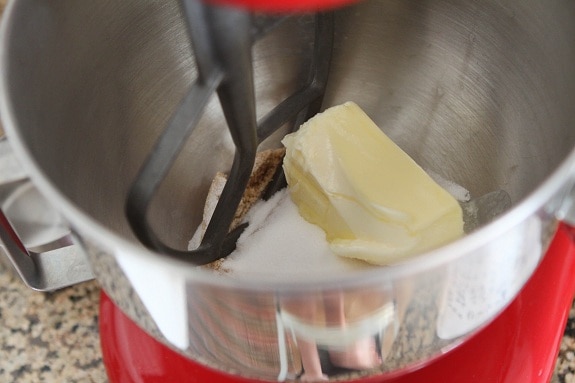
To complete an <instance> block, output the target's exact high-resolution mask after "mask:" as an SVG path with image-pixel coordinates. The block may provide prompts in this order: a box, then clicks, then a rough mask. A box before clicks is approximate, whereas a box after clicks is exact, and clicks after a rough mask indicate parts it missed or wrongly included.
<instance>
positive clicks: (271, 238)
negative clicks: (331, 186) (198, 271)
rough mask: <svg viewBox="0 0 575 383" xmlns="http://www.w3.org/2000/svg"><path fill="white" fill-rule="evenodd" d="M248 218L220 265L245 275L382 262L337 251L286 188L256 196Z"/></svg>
mask: <svg viewBox="0 0 575 383" xmlns="http://www.w3.org/2000/svg"><path fill="white" fill-rule="evenodd" d="M428 173H429V174H430V176H431V177H432V178H433V179H434V180H435V182H437V183H438V184H439V185H440V186H442V187H443V188H444V189H445V190H447V191H448V192H449V193H450V194H451V195H452V196H453V197H454V198H455V199H457V200H458V201H460V202H465V201H468V200H469V198H470V195H469V191H467V190H466V189H465V188H463V187H462V186H460V185H458V184H456V183H454V182H452V181H449V180H446V179H445V178H443V177H442V176H440V175H439V174H437V173H433V172H429V171H428ZM245 221H246V222H249V225H248V227H247V228H246V229H245V231H244V232H243V233H242V235H241V236H240V238H239V240H238V242H237V246H236V250H235V251H234V252H233V253H231V254H230V255H229V256H228V257H226V258H225V259H223V261H222V262H221V263H220V265H219V266H218V269H219V270H225V272H226V273H233V274H237V275H241V276H242V277H246V276H247V277H249V276H254V277H257V278H258V279H269V280H278V279H281V280H284V281H294V280H296V281H297V280H298V279H300V280H303V279H307V280H309V279H310V278H311V277H314V276H316V277H317V276H321V275H329V276H337V275H338V274H339V275H344V274H347V273H350V272H353V271H360V270H364V269H369V268H373V267H378V266H374V265H370V264H368V263H366V262H363V261H359V260H354V259H350V258H343V257H339V256H337V255H335V254H333V253H332V252H331V250H330V248H329V245H328V243H327V240H326V238H325V233H324V231H323V230H322V229H320V228H319V227H318V226H316V225H313V224H311V223H309V222H307V221H306V220H305V219H303V218H302V217H301V216H300V214H299V213H298V209H297V206H296V205H295V204H294V203H293V202H292V200H291V198H290V196H289V192H288V190H287V189H283V190H281V191H279V192H277V193H276V194H275V195H274V196H273V197H272V198H270V199H269V200H268V201H259V202H257V203H256V204H255V205H254V206H253V207H252V208H251V210H250V211H249V213H248V215H247V216H246V219H245Z"/></svg>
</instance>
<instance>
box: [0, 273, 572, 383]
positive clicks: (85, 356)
mask: <svg viewBox="0 0 575 383" xmlns="http://www.w3.org/2000/svg"><path fill="white" fill-rule="evenodd" d="M99 293H100V288H99V286H98V284H97V283H96V282H86V283H82V284H80V285H77V286H73V287H69V288H66V289H63V290H60V291H57V292H53V293H39V292H35V291H32V290H30V289H28V288H27V287H25V286H24V285H23V283H22V282H21V281H20V280H18V279H17V278H16V277H15V276H14V275H13V274H12V273H11V272H10V271H9V270H7V269H6V268H5V267H4V266H3V265H2V264H1V263H0V382H7V383H9V382H18V383H37V382H57V383H60V382H67V383H76V382H78V383H79V382H98V383H100V382H102V383H105V382H107V381H108V380H107V377H106V372H105V370H104V365H103V362H102V354H101V351H100V343H99V337H98V304H99ZM554 383H575V308H572V310H571V315H570V320H569V323H568V324H567V328H566V330H565V336H564V337H563V340H562V343H561V350H560V353H559V358H558V360H557V377H556V378H555V380H554Z"/></svg>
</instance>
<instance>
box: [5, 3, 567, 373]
mask: <svg viewBox="0 0 575 383" xmlns="http://www.w3.org/2000/svg"><path fill="white" fill-rule="evenodd" d="M313 19H314V16H313V15H306V14H303V15H295V16H293V17H291V18H289V19H288V20H285V21H284V22H283V23H282V24H281V25H279V26H278V27H277V28H275V29H274V30H273V31H272V32H271V33H269V34H268V35H266V36H265V37H263V38H262V39H260V40H258V41H257V42H256V43H255V44H254V47H253V52H252V54H253V78H254V84H253V85H254V93H255V100H256V112H257V113H256V114H257V116H256V117H257V118H259V119H261V118H262V117H263V116H264V115H265V114H266V113H267V112H269V111H270V110H271V109H272V108H273V107H274V106H276V105H278V104H279V103H280V102H281V101H282V100H284V99H285V98H286V97H287V96H289V95H290V94H292V93H293V92H294V91H296V90H297V89H299V88H300V87H302V86H303V85H305V84H306V82H307V81H308V77H309V73H308V68H309V66H310V61H311V58H312V57H313V55H312V52H313V40H314V23H313V22H312V21H313ZM4 20H5V22H4V23H3V29H2V31H3V35H2V40H1V45H0V50H1V51H2V56H1V57H2V62H1V66H2V76H1V78H0V80H1V81H0V92H1V94H2V99H1V104H0V105H1V107H2V118H3V122H4V125H5V127H6V131H7V133H8V136H9V139H10V142H11V144H12V145H13V147H14V150H15V152H16V153H17V154H18V156H19V159H20V160H21V162H22V163H23V165H24V166H25V168H26V170H27V172H28V173H29V175H30V177H31V178H32V181H33V182H34V183H35V185H36V186H38V188H39V189H40V190H41V191H42V193H43V194H44V195H45V196H46V198H47V199H48V200H49V201H50V202H52V203H54V205H55V206H56V207H57V208H58V209H59V211H61V213H62V214H63V215H64V216H65V217H66V218H67V220H68V221H69V222H70V225H71V226H72V228H73V231H74V233H75V236H76V237H78V238H81V239H79V242H80V246H81V248H82V249H83V251H84V252H85V253H86V256H87V257H88V259H89V260H90V264H91V266H92V269H93V271H94V274H95V276H96V278H97V279H98V280H99V282H100V283H101V284H102V286H103V288H104V289H105V291H106V294H107V295H108V296H109V297H110V298H111V299H112V300H113V302H115V304H116V305H117V306H118V307H119V308H120V309H121V310H122V311H123V312H124V313H125V314H126V315H127V316H128V317H129V318H131V319H132V320H133V321H134V322H135V323H137V325H138V326H139V327H141V328H142V329H144V331H145V332H146V333H147V334H150V335H151V336H153V337H154V338H155V339H157V340H158V341H159V342H161V343H162V344H164V345H166V346H167V347H170V348H171V349H172V350H176V351H177V352H178V353H179V354H181V355H183V356H184V357H185V358H188V359H190V360H193V361H194V363H196V364H197V365H201V366H204V367H207V368H211V369H214V370H218V371H222V372H224V373H225V374H228V375H231V376H236V377H238V378H237V379H256V380H264V381H266V380H267V381H278V380H279V381H282V380H294V379H298V378H300V377H301V374H302V371H303V372H304V373H307V372H309V371H310V370H311V367H310V365H311V364H313V361H314V360H315V361H316V362H318V361H319V362H320V365H321V368H320V371H319V372H318V371H316V372H317V373H318V374H324V373H325V374H326V375H328V376H329V378H333V379H340V380H342V379H343V380H345V379H348V380H349V379H352V378H359V377H362V378H364V379H367V380H366V381H373V382H377V381H379V380H377V379H383V378H382V377H384V376H388V375H390V374H392V375H393V374H394V373H395V372H397V371H405V370H406V369H411V368H414V367H415V366H418V365H421V364H422V363H425V362H426V361H429V360H431V359H433V358H436V357H438V356H440V355H441V354H443V353H445V352H447V351H448V350H450V349H452V348H454V347H456V346H457V345H459V344H461V343H462V342H464V341H465V340H467V339H469V338H470V337H471V336H473V334H475V333H477V332H478V331H479V330H480V329H481V328H483V327H484V326H485V325H486V324H487V323H489V322H490V321H492V320H493V318H495V317H496V316H497V315H498V314H500V313H501V312H502V311H503V310H504V309H505V308H506V307H508V305H509V304H510V303H511V302H512V301H513V300H514V299H515V297H516V296H517V294H518V293H519V291H520V290H521V289H522V287H523V286H524V284H525V283H526V282H527V281H528V280H529V278H530V277H531V275H532V274H533V273H534V271H535V270H536V269H537V267H538V265H539V264H540V262H541V261H542V258H543V257H544V255H545V253H546V250H547V249H548V246H549V244H550V242H551V239H552V238H553V235H554V234H555V233H556V231H557V226H558V221H559V219H564V220H566V221H568V220H569V219H571V218H572V217H571V216H570V214H571V210H572V209H571V208H570V206H572V204H571V201H572V200H573V199H574V198H575V197H574V196H573V194H575V193H574V192H573V190H572V185H573V183H574V179H575V153H574V151H573V148H574V147H575V129H573V122H574V121H575V110H574V109H573V108H572V106H571V105H570V104H571V102H572V100H573V99H575V73H574V71H573V69H572V63H573V62H575V45H573V44H572V42H573V37H574V36H575V4H574V3H572V2H568V1H560V0H554V1H551V2H549V1H542V0H530V1H522V2H518V1H513V0H491V1H482V2H474V1H464V0H437V1H427V2H422V1H416V0H413V1H411V0H407V1H406V0H381V1H366V2H362V3H359V4H357V5H353V6H351V7H347V8H344V9H340V10H337V11H335V13H334V27H335V28H334V30H335V32H334V45H333V51H332V55H331V57H332V62H331V65H330V70H329V77H328V82H327V88H326V91H325V96H324V99H323V107H324V108H325V107H328V106H331V105H336V104H340V103H343V102H345V101H348V100H351V101H354V102H356V103H357V104H358V105H360V106H361V107H362V108H363V109H364V110H365V111H366V113H367V114H368V115H369V116H370V117H371V118H372V119H373V120H374V121H375V122H376V123H377V125H378V126H379V127H381V129H382V130H384V131H385V132H386V134H387V135H388V136H389V137H390V138H392V139H393V140H394V141H395V142H396V143H397V144H398V145H399V146H400V147H402V149H404V150H405V151H406V152H407V153H408V154H409V155H410V156H411V157H412V158H413V159H414V160H415V161H416V162H417V163H419V164H420V165H421V166H422V167H423V168H424V169H426V170H430V171H433V172H436V173H439V174H440V175H441V176H442V177H443V178H446V179H448V180H452V181H454V182H456V183H457V184H459V185H462V186H464V187H465V188H466V189H468V190H469V191H470V192H471V195H472V197H479V196H482V195H484V194H487V193H489V192H491V191H496V190H504V191H506V192H507V193H508V194H509V195H510V197H511V199H512V201H513V204H514V206H513V208H511V209H510V210H509V211H508V212H505V214H503V215H502V216H501V217H499V218H498V219H496V220H495V221H494V222H492V223H489V224H487V225H484V226H483V227H481V228H479V229H478V230H476V231H475V232H473V233H470V234H469V235H467V236H465V237H464V238H462V239H461V240H458V241H456V242H454V243H451V244H449V245H447V246H445V247H442V248H440V249H437V250H434V251H432V252H429V253H426V254H421V255H419V256H416V257H413V258H411V259H409V260H406V261H404V262H401V263H398V264H396V265H392V266H389V267H385V268H374V269H373V270H370V271H362V272H359V271H358V272H353V273H350V274H349V275H346V276H345V277H338V278H333V277H331V276H330V275H318V276H317V278H313V280H311V279H307V280H303V281H298V282H297V283H295V282H294V281H293V280H291V279H290V278H289V277H288V276H285V275H281V273H280V274H279V275H277V276H276V277H274V278H272V280H270V278H269V276H265V275H262V276H260V277H261V278H258V277H257V276H256V277H253V276H251V277H249V278H247V277H243V276H242V275H221V274H217V273H214V271H213V270H206V269H204V268H200V267H196V266H194V265H193V264H192V263H191V262H186V260H185V259H174V258H170V257H167V256H165V255H164V254H161V253H158V252H155V251H152V250H149V249H147V248H145V247H144V246H142V245H141V243H140V242H139V241H138V240H137V238H136V237H135V236H134V234H133V233H132V230H131V229H130V225H129V224H128V220H127V219H126V217H125V214H124V203H125V201H126V198H127V196H128V194H129V191H130V188H131V186H132V183H133V180H134V179H135V178H136V177H137V174H138V171H139V169H140V168H141V166H142V163H143V162H144V161H145V159H146V158H147V156H148V155H149V153H150V151H151V150H152V148H153V147H154V144H155V142H156V141H157V140H158V138H159V137H160V135H161V134H162V132H163V131H164V129H165V128H166V126H167V125H168V123H169V119H170V117H171V116H172V115H173V113H174V112H175V110H176V109H177V107H178V105H179V104H180V101H181V100H182V99H183V98H184V96H185V95H186V92H187V91H188V90H189V89H190V87H191V86H192V84H193V83H194V81H195V80H196V79H197V77H198V71H197V67H196V62H195V58H194V55H193V50H192V49H191V46H190V41H189V39H188V34H187V31H186V25H185V22H184V18H183V14H182V11H181V9H180V7H179V6H178V3H177V2H175V1H162V2H157V1H141V0H134V1H132V0H122V1H112V0H106V1H104V0H102V1H98V2H93V3H85V2H77V1H72V0H61V1H59V2H49V3H47V2H45V1H43V0H19V1H17V2H16V1H15V2H12V3H11V4H10V6H9V7H8V9H7V11H6V17H5V18H4ZM224 120H225V119H224V117H223V116H222V112H221V110H220V107H219V104H218V103H217V101H216V100H215V99H212V100H210V102H209V103H208V104H207V106H206V108H205V110H204V112H203V115H202V117H201V119H200V121H199V123H198V126H197V128H196V129H195V130H194V131H193V133H192V134H191V136H190V138H189V140H187V141H186V143H185V145H184V146H183V148H182V151H181V153H180V154H179V156H178V158H177V159H176V160H175V162H174V164H173V166H172V167H171V169H170V171H169V173H168V174H167V176H166V178H165V180H164V182H163V183H162V185H161V186H159V188H158V190H157V193H156V195H155V197H154V199H153V201H152V202H151V205H150V209H149V211H148V212H147V219H148V220H149V222H150V225H151V227H152V228H153V230H154V232H155V233H157V235H158V236H159V238H160V239H161V241H162V242H163V243H166V244H167V245H169V246H170V247H172V248H175V249H178V248H179V249H185V247H186V245H187V242H188V241H189V239H190V238H191V236H192V234H193V232H194V231H195V229H196V227H197V226H198V224H199V223H200V222H201V218H202V210H203V205H204V201H205V197H206V194H207V191H208V187H209V185H210V182H211V180H212V179H213V177H214V175H215V174H216V172H218V171H224V172H227V171H229V169H230V167H231V164H232V161H233V158H234V146H233V144H232V139H231V137H230V135H229V133H228V130H227V129H226V126H225V125H226V124H225V122H224ZM289 129H291V126H290V124H289V123H288V124H286V125H285V126H284V127H283V129H281V130H280V131H278V132H277V133H275V134H273V135H272V136H270V137H269V138H268V139H267V140H266V141H264V142H263V143H262V145H261V148H267V147H277V146H279V140H280V139H281V137H282V136H283V134H284V133H285V132H286V131H287V130H289ZM544 261H545V260H544ZM302 267H305V265H302ZM566 286H567V285H566ZM569 292H571V290H569ZM333 302H336V303H337V304H339V307H340V308H341V309H342V310H343V313H344V317H345V321H337V320H335V319H334V318H335V317H334V316H333V315H331V314H330V313H333V310H332V307H333V305H332V303H333ZM565 304H567V303H565ZM310 313H313V314H310ZM358 344H368V347H369V348H370V349H372V350H373V351H374V352H375V354H377V356H376V357H373V355H372V356H370V357H368V359H370V363H368V364H367V365H362V366H358V365H357V363H356V365H355V366H353V365H352V366H350V365H349V363H339V362H341V358H339V357H341V355H342V352H343V353H344V354H345V353H346V352H347V351H350V350H354V349H357V348H356V346H357V345H358ZM326 358H327V359H329V360H330V361H331V364H330V363H327V364H326V363H325V362H324V361H325V359H326ZM334 361H336V362H334ZM337 361H339V362H337ZM342 364H343V365H344V366H346V367H352V368H351V370H353V375H352V374H350V368H346V369H342V368H341V367H342ZM352 364H353V363H352ZM316 367H317V366H316ZM319 376H320V377H321V375H319ZM370 379H372V380H370ZM240 381H241V380H240Z"/></svg>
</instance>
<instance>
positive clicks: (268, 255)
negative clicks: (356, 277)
mask: <svg viewBox="0 0 575 383" xmlns="http://www.w3.org/2000/svg"><path fill="white" fill-rule="evenodd" d="M246 220H247V221H248V222H249V226H248V227H247V228H246V230H245V232H244V233H243V234H242V236H241V237H240V239H239V240H238V242H237V247H236V250H235V251H234V252H233V253H232V254H230V255H229V256H228V257H227V258H226V259H225V261H224V262H223V264H222V267H223V268H224V269H225V270H226V271H228V272H232V273H238V275H239V274H240V273H241V275H242V277H245V276H250V275H254V276H258V277H259V278H266V279H267V278H269V279H276V278H282V279H285V278H287V279H289V280H294V279H298V278H301V279H303V278H305V279H309V278H310V277H313V276H317V275H322V274H323V275H331V276H335V275H337V274H342V275H343V274H345V273H349V272H350V271H355V270H362V269H367V268H372V267H373V266H371V265H368V264H367V263H365V262H362V261H358V260H353V259H346V258H342V257H338V256H336V255H334V254H333V253H332V252H331V250H330V249H329V246H328V243H327V241H326V239H325V233H324V232H323V230H322V229H320V228H319V227H317V226H316V225H313V224H311V223H309V222H307V221H306V220H305V219H303V218H302V217H301V216H300V215H299V213H298V210H297V207H296V205H295V204H294V203H293V202H292V200H291V198H290V197H289V193H288V191H287V189H284V190H281V191H279V192H277V193H276V194H275V195H274V196H273V197H272V198H271V199H270V200H268V201H260V202H258V203H257V204H256V205H254V207H252V209H251V211H250V212H249V213H248V216H247V219H246Z"/></svg>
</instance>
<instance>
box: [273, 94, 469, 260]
mask: <svg viewBox="0 0 575 383" xmlns="http://www.w3.org/2000/svg"><path fill="white" fill-rule="evenodd" d="M282 142H283V144H284V145H285V147H286V156H285V159H284V164H283V167H284V170H285V174H286V178H287V181H288V185H289V191H290V195H291V198H292V200H293V201H294V203H295V204H296V205H297V206H298V209H299V212H300V214H301V215H302V216H303V217H304V218H305V219H306V220H308V221H309V222H311V223H314V224H316V225H318V226H319V227H321V228H322V229H323V230H324V231H325V233H326V237H327V240H328V242H329V244H330V247H331V249H332V251H333V252H334V253H335V254H338V255H341V256H344V257H351V258H358V259H362V260H365V261H367V262H370V263H373V264H378V265H383V264H389V263H391V262H394V261H397V260H399V259H401V258H402V257H405V256H408V255H413V254H415V253H419V252H423V251H425V250H430V249H432V248H435V247H438V246H440V245H442V244H445V243H447V242H449V241H452V240H454V239H456V238H458V237H460V236H461V235H462V234H463V217H462V211H461V207H460V206H459V204H458V202H457V201H456V200H455V199H454V198H453V197H452V196H451V195H450V194H449V193H448V192H447V191H445V190H444V189H443V188H441V186H439V185H438V184H437V183H435V181H433V180H432V179H431V177H429V176H428V175H427V173H426V172H425V171H424V170H423V169H422V168H421V167H420V166H419V165H417V164H416V163H415V162H414V161H413V160H412V159H411V158H410V157H409V156H408V155H407V154H406V153H405V152H403V151H402V150H401V149H400V148H399V147H398V146H397V145H396V144H395V143H394V142H393V141H391V140H390V139H389V138H388V137H387V136H386V135H385V134H384V133H383V132H382V131H381V130H380V129H379V128H378V127H377V126H376V125H375V123H374V122H373V121H372V120H371V119H370V118H369V117H368V116H367V115H366V114H365V113H364V112H363V111H362V110H361V109H360V108H359V107H358V106H357V105H356V104H354V103H352V102H348V103H345V104H343V105H339V106H335V107H332V108H330V109H327V110H326V111H325V112H323V113H320V114H318V115H317V116H315V117H314V118H312V119H310V120H309V121H308V122H306V123H305V124H303V125H302V126H301V127H300V129H299V130H298V131H297V132H295V133H292V134H289V135H287V136H286V137H285V138H284V140H283V141H282Z"/></svg>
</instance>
